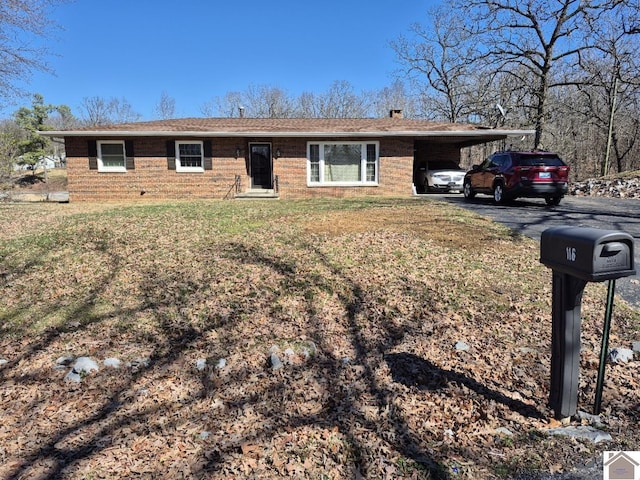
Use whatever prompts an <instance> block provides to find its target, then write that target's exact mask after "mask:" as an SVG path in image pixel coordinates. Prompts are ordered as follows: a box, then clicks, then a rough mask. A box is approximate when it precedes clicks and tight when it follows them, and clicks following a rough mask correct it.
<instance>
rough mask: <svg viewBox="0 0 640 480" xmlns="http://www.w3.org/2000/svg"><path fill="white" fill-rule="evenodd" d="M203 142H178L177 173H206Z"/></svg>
mask: <svg viewBox="0 0 640 480" xmlns="http://www.w3.org/2000/svg"><path fill="white" fill-rule="evenodd" d="M203 153H204V152H203V142H200V141H195V140H189V141H176V172H204V163H203V157H204V155H203Z"/></svg>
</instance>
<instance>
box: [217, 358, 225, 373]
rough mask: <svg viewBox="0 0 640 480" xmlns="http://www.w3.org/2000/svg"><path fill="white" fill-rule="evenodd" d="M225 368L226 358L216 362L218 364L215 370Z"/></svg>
mask: <svg viewBox="0 0 640 480" xmlns="http://www.w3.org/2000/svg"><path fill="white" fill-rule="evenodd" d="M226 366H227V359H226V358H221V359H219V360H218V363H216V369H218V370H222V369H223V368H224V367H226Z"/></svg>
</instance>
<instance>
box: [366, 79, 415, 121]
mask: <svg viewBox="0 0 640 480" xmlns="http://www.w3.org/2000/svg"><path fill="white" fill-rule="evenodd" d="M368 97H369V98H371V103H372V111H373V114H374V115H375V116H376V117H386V116H388V115H389V112H390V111H391V110H402V114H403V116H405V117H407V118H411V117H416V116H417V113H418V109H417V105H416V102H415V100H414V99H413V98H412V97H411V95H410V93H409V92H408V90H407V87H406V85H405V84H404V82H402V81H401V80H396V81H395V82H393V83H392V84H391V85H390V86H388V87H384V88H382V89H380V90H378V91H377V92H371V93H370V94H369V95H368Z"/></svg>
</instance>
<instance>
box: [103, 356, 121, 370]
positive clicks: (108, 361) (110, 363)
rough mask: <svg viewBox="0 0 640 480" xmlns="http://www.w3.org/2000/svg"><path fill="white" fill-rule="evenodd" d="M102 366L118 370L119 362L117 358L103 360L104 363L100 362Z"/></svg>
mask: <svg viewBox="0 0 640 480" xmlns="http://www.w3.org/2000/svg"><path fill="white" fill-rule="evenodd" d="M102 364H103V365H104V366H105V367H110V368H120V360H118V359H117V358H113V357H110V358H105V359H104V361H103V362H102Z"/></svg>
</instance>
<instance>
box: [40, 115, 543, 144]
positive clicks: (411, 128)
mask: <svg viewBox="0 0 640 480" xmlns="http://www.w3.org/2000/svg"><path fill="white" fill-rule="evenodd" d="M42 133H43V134H44V135H47V136H50V137H131V136H136V137H139V136H148V137H158V136H171V137H256V138H260V137H340V138H345V137H414V138H421V139H425V140H426V139H431V140H432V141H434V142H439V143H440V142H441V143H450V142H455V143H464V142H472V143H482V142H488V141H492V140H502V139H504V138H506V137H509V136H522V135H530V134H533V133H534V131H533V130H508V129H493V128H488V127H483V126H478V125H470V124H461V123H441V122H431V121H426V120H416V119H408V118H180V119H174V120H156V121H150V122H135V123H123V124H113V125H100V126H91V127H83V128H76V129H71V130H55V131H47V132H42Z"/></svg>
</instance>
